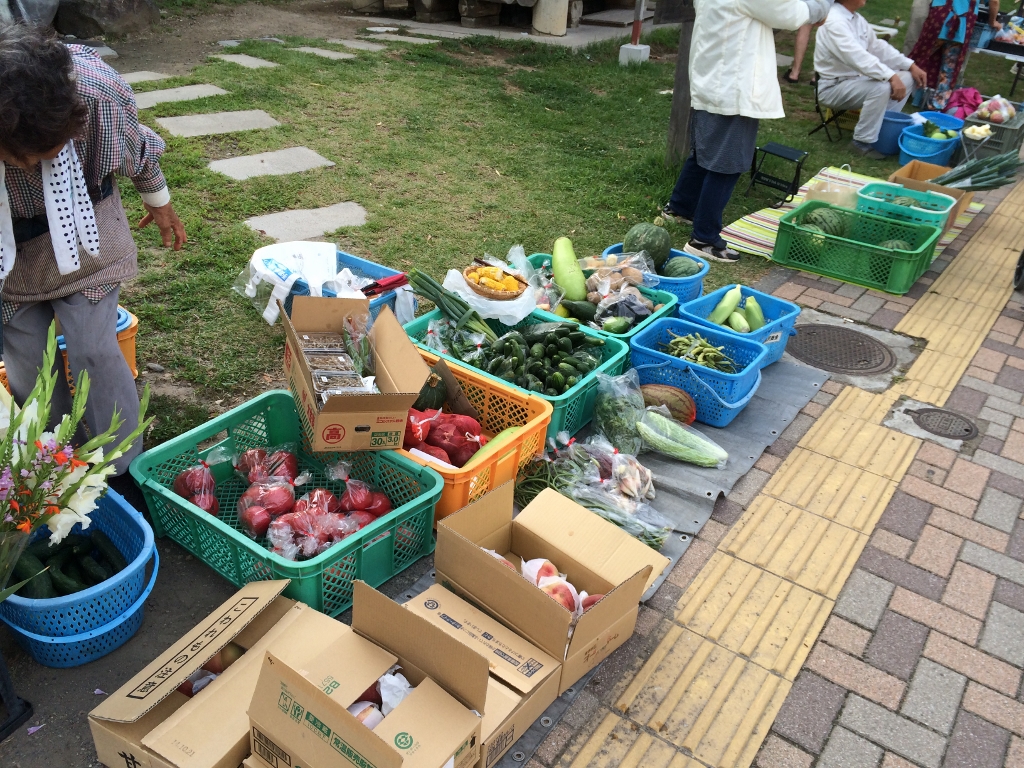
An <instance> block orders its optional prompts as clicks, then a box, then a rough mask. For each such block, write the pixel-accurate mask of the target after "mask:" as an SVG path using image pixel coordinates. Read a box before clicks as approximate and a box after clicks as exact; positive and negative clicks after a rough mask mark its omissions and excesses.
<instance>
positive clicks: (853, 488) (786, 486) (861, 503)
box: [754, 447, 897, 533]
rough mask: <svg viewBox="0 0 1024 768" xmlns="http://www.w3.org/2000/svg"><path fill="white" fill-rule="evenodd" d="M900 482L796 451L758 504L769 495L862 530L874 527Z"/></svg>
mask: <svg viewBox="0 0 1024 768" xmlns="http://www.w3.org/2000/svg"><path fill="white" fill-rule="evenodd" d="M896 486H897V483H896V482H895V481H894V480H891V479H889V478H885V477H882V476H880V475H875V474H872V473H871V472H868V471H867V470H864V469H860V468H859V467H853V466H850V465H849V464H843V463H842V462H840V461H836V460H835V459H830V458H828V457H827V456H822V455H821V454H819V453H815V452H813V451H809V450H807V449H805V448H799V447H797V448H796V449H794V450H793V452H792V453H791V454H790V455H789V458H788V459H787V460H786V461H785V463H784V464H783V465H782V466H781V467H779V469H778V470H776V472H775V474H774V475H772V478H771V479H770V480H769V481H768V484H767V485H766V486H765V487H764V494H766V495H765V496H762V497H760V498H758V499H757V500H756V501H755V502H754V505H757V504H761V503H767V501H768V498H767V497H768V496H771V497H774V498H776V499H779V500H780V501H785V502H787V503H789V504H792V505H793V506H794V507H799V508H800V509H805V510H807V511H808V512H812V513H814V514H815V515H821V516H822V517H827V518H829V519H830V520H835V521H836V522H837V523H839V524H840V525H845V526H847V527H849V528H853V529H854V530H857V531H860V532H862V533H870V532H871V531H872V530H874V527H875V523H876V522H878V518H879V517H881V515H882V512H883V511H885V505H886V504H888V503H889V499H890V498H892V495H893V493H895V491H896Z"/></svg>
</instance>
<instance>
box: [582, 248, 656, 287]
mask: <svg viewBox="0 0 1024 768" xmlns="http://www.w3.org/2000/svg"><path fill="white" fill-rule="evenodd" d="M579 265H580V269H585V270H587V271H588V272H590V276H589V277H588V278H587V290H588V291H590V290H594V289H593V288H591V285H596V284H597V282H598V281H602V280H608V281H610V284H611V288H612V290H614V291H617V290H619V288H621V287H622V286H623V285H646V286H647V287H648V288H652V287H654V286H656V285H657V284H658V282H659V279H658V275H657V273H656V272H655V267H654V261H653V260H652V259H651V258H650V256H648V255H647V251H638V252H636V253H611V254H608V255H607V256H588V257H587V258H585V259H580V260H579Z"/></svg>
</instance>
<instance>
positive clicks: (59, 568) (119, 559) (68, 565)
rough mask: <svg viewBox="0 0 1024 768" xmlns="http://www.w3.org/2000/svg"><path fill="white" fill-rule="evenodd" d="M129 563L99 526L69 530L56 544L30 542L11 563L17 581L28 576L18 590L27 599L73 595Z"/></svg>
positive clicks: (109, 576) (43, 540)
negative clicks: (80, 531)
mask: <svg viewBox="0 0 1024 768" xmlns="http://www.w3.org/2000/svg"><path fill="white" fill-rule="evenodd" d="M127 567H128V562H127V561H126V560H125V559H124V555H122V554H121V551H120V550H119V549H118V548H117V547H116V546H115V545H114V542H112V541H111V540H110V538H109V537H108V536H107V535H106V534H105V533H103V531H100V530H92V531H90V532H89V534H88V535H85V534H71V535H70V536H67V537H66V538H65V539H64V540H63V541H61V542H60V543H59V544H55V545H54V546H52V547H51V546H50V543H49V539H40V540H39V541H36V542H33V543H32V544H29V545H28V546H27V547H26V548H25V551H24V552H22V554H21V557H19V558H18V562H17V563H15V565H14V575H15V578H16V579H17V580H18V581H22V580H24V579H28V578H31V579H32V580H31V581H30V582H28V583H27V584H26V585H25V586H23V587H22V588H21V589H19V590H18V596H19V597H24V598H26V599H30V600H39V599H47V598H52V597H59V596H61V595H72V594H74V593H75V592H81V591H82V590H84V589H88V588H89V587H92V586H95V585H96V584H100V583H102V582H104V581H106V580H107V579H109V578H111V577H112V576H114V575H115V574H117V573H120V572H121V571H123V570H124V569H125V568H127Z"/></svg>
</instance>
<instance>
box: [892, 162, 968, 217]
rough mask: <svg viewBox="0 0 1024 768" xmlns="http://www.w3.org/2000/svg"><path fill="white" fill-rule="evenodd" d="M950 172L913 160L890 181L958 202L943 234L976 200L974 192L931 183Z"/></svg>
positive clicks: (937, 166) (896, 172)
mask: <svg viewBox="0 0 1024 768" xmlns="http://www.w3.org/2000/svg"><path fill="white" fill-rule="evenodd" d="M949 170H951V169H950V168H948V167H947V166H944V165H934V164H932V163H925V162H922V161H920V160H911V161H910V162H909V163H907V164H906V165H904V166H903V167H902V168H900V169H899V170H897V171H894V172H893V173H892V175H891V176H889V181H890V182H892V183H893V184H902V185H903V186H904V187H906V188H907V189H913V190H916V191H917V192H938V193H939V194H940V195H949V196H950V197H952V198H953V199H954V200H956V205H954V206H953V210H952V211H950V213H949V218H948V219H946V224H945V226H943V228H942V232H943V233H946V232H948V231H949V228H950V227H952V226H953V225H954V224H955V223H956V219H957V217H958V216H959V215H960V214H961V213H963V212H964V211H966V210H967V206H969V205H970V204H971V201H972V200H974V193H973V192H964V190H962V189H953V188H952V187H944V186H942V185H941V184H932V183H931V181H930V179H934V178H936V177H938V176H941V175H942V174H944V173H945V172H946V171H949Z"/></svg>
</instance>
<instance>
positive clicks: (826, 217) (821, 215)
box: [802, 208, 846, 237]
mask: <svg viewBox="0 0 1024 768" xmlns="http://www.w3.org/2000/svg"><path fill="white" fill-rule="evenodd" d="M808 224H813V225H814V226H816V227H820V228H821V231H822V232H824V233H825V234H826V235H834V236H835V237H845V236H846V219H845V217H843V216H842V215H841V214H839V213H837V212H836V211H834V210H832V209H831V208H815V209H814V210H813V211H811V212H810V213H808V214H807V215H806V216H804V220H803V224H802V226H804V227H806V226H807V225H808Z"/></svg>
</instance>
